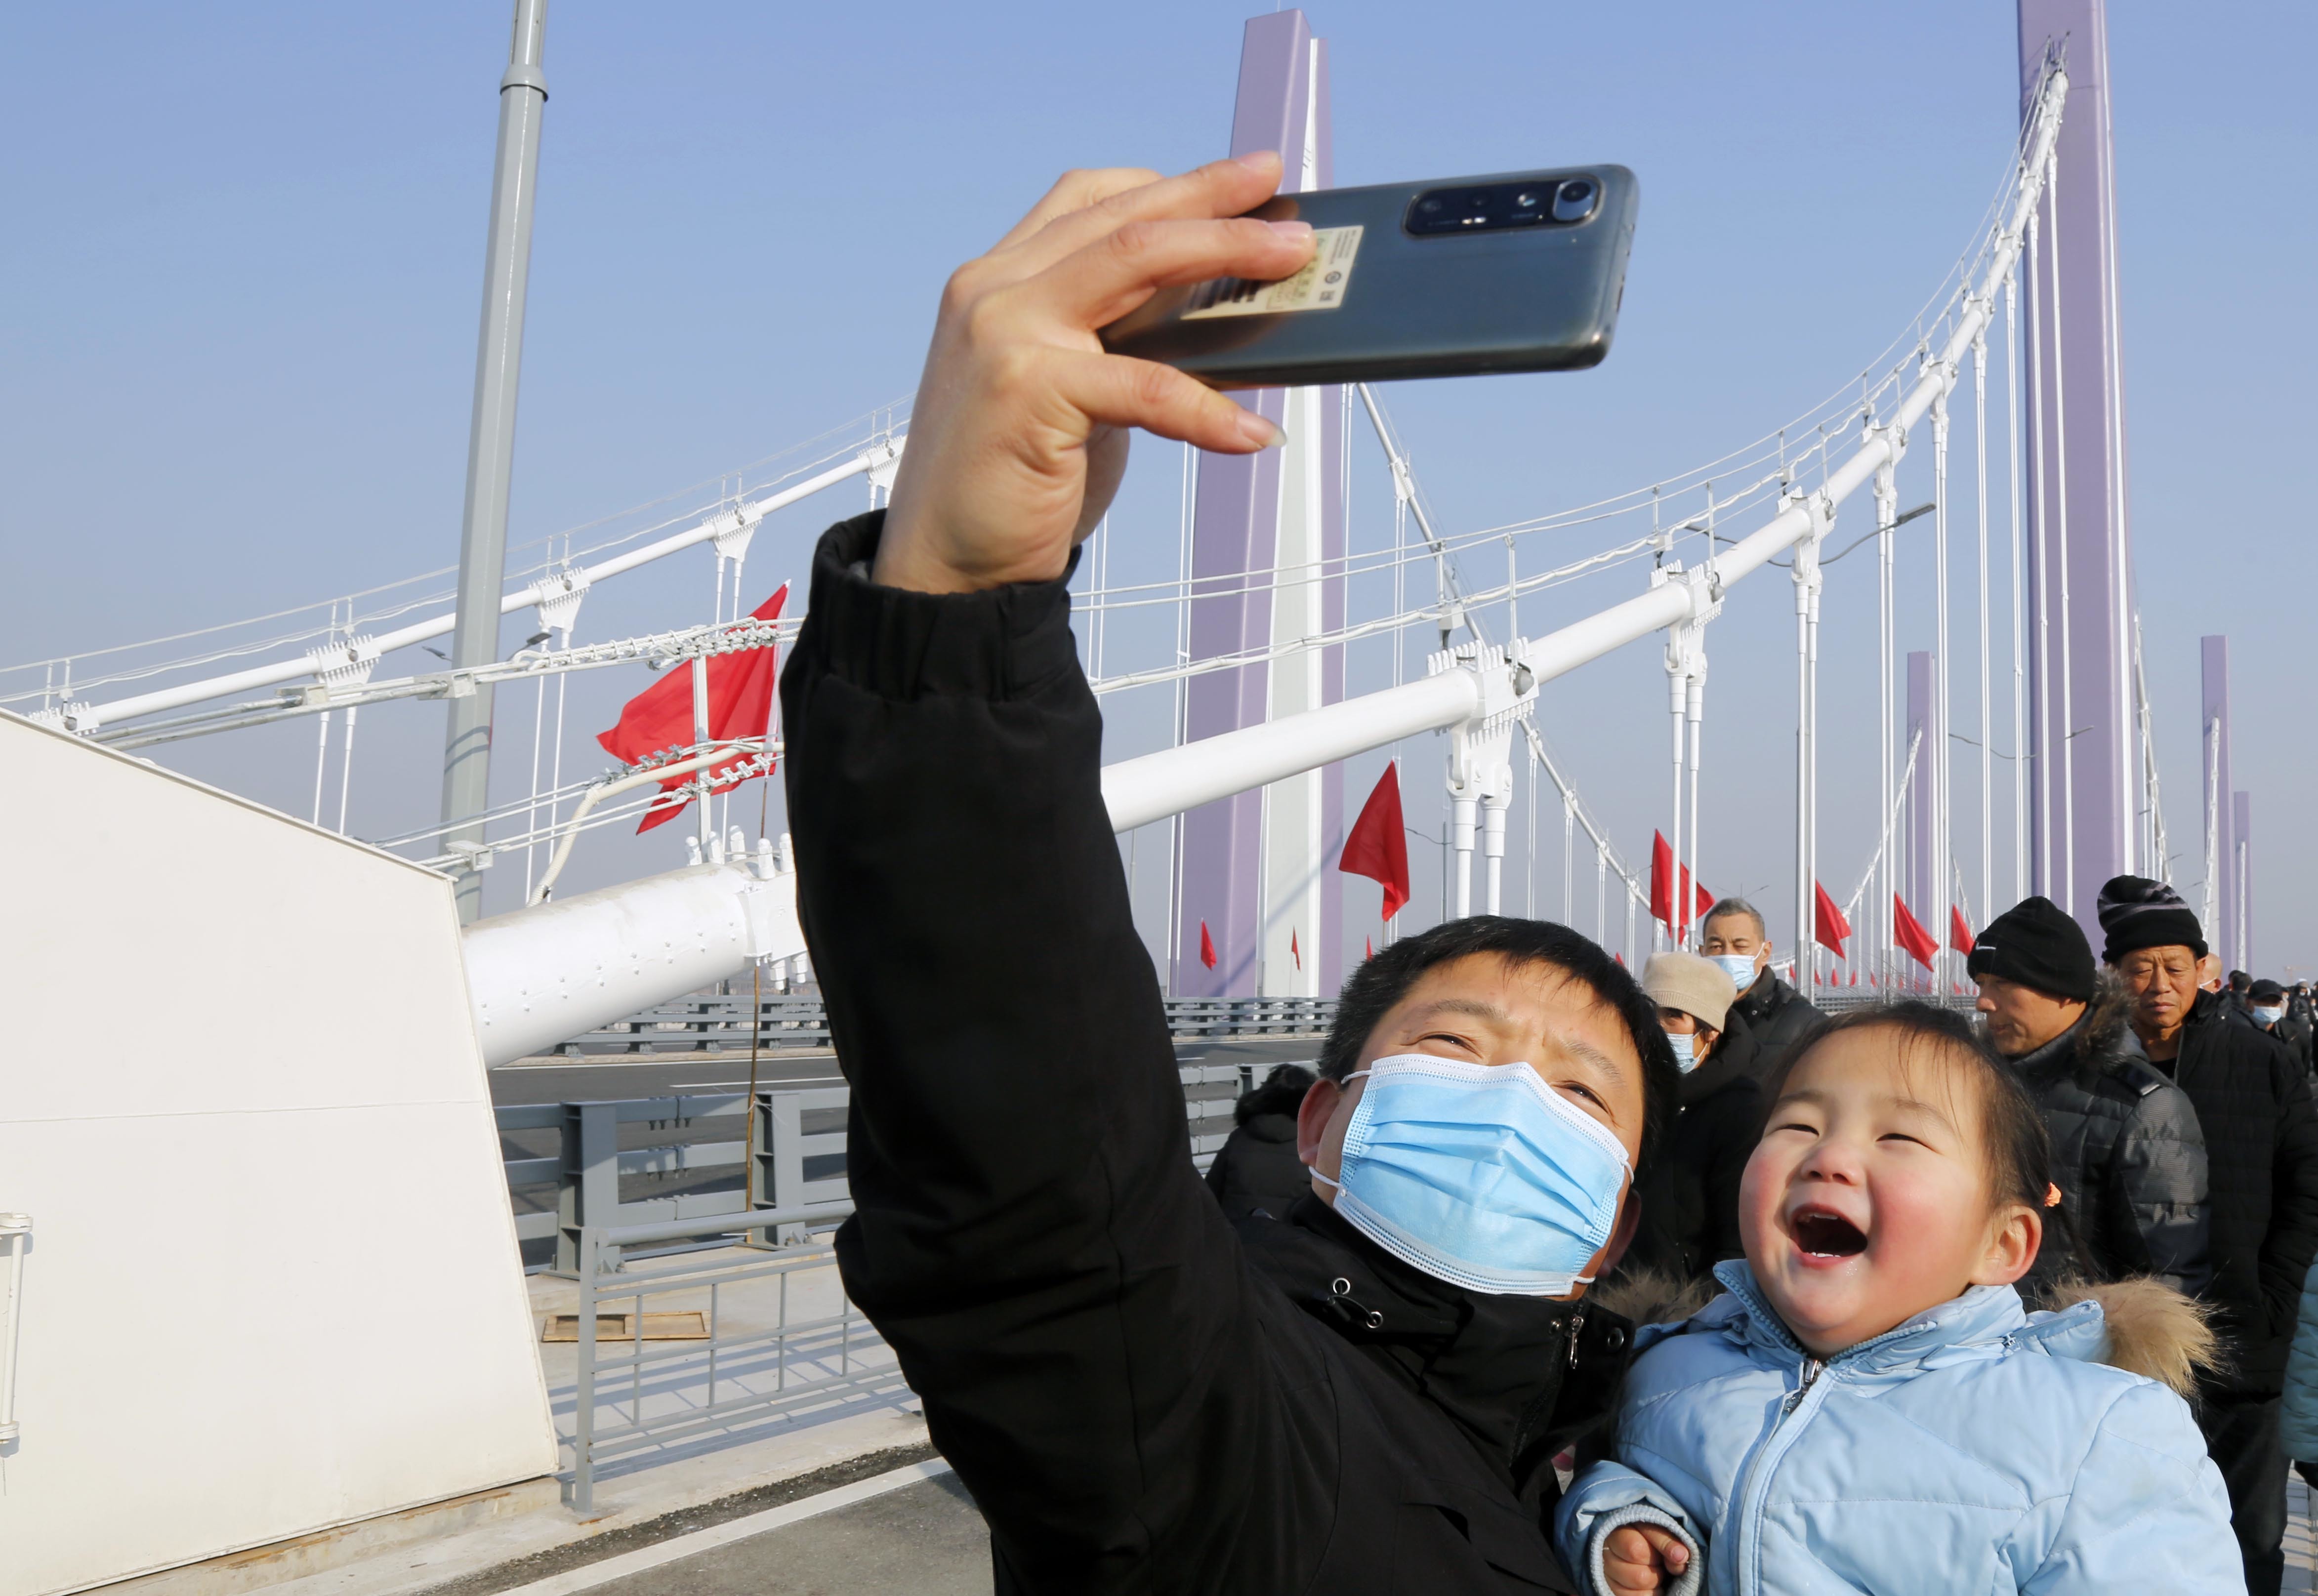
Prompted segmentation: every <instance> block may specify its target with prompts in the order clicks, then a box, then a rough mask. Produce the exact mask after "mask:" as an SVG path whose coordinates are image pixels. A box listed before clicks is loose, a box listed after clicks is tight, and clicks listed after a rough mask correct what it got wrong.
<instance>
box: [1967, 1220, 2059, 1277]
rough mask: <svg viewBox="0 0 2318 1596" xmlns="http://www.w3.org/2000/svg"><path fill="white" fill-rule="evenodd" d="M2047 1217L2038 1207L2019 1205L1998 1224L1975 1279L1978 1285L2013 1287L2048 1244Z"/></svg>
mask: <svg viewBox="0 0 2318 1596" xmlns="http://www.w3.org/2000/svg"><path fill="white" fill-rule="evenodd" d="M2043 1245H2044V1215H2041V1214H2039V1213H2037V1212H2036V1210H2035V1209H2034V1208H2029V1207H2024V1206H2019V1205H2017V1204H2016V1205H2015V1206H2013V1207H2012V1208H2011V1209H2010V1210H2009V1211H2008V1213H2006V1215H2004V1217H2003V1218H2002V1219H2001V1220H1999V1222H1998V1224H1997V1227H1996V1233H1995V1235H1994V1236H1993V1237H1991V1238H1990V1241H1989V1244H1988V1253H1987V1256H1985V1257H1984V1258H1982V1259H1981V1264H1980V1269H1979V1271H1978V1272H1977V1273H1976V1274H1974V1275H1973V1276H1972V1284H1973V1285H1974V1286H2009V1285H2011V1284H2012V1283H2013V1282H2014V1281H2015V1280H2017V1279H2018V1278H2020V1277H2021V1276H2023V1275H2025V1274H2026V1273H2027V1272H2028V1266H2029V1265H2030V1264H2033V1263H2035V1261H2036V1251H2037V1249H2038V1248H2040V1247H2041V1246H2043Z"/></svg>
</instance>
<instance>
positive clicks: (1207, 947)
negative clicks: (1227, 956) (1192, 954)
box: [1199, 920, 1216, 970]
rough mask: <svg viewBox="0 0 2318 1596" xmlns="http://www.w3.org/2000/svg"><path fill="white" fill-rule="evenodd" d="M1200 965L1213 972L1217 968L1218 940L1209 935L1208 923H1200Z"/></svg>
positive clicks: (1203, 921) (1202, 921)
mask: <svg viewBox="0 0 2318 1596" xmlns="http://www.w3.org/2000/svg"><path fill="white" fill-rule="evenodd" d="M1199 963H1201V964H1205V965H1206V966H1207V967H1208V969H1210V970H1212V969H1214V968H1215V967H1216V939H1215V938H1214V937H1210V936H1208V922H1207V921H1205V920H1201V921H1200V922H1199Z"/></svg>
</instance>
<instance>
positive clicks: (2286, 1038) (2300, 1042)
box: [2269, 1009, 2318, 1070]
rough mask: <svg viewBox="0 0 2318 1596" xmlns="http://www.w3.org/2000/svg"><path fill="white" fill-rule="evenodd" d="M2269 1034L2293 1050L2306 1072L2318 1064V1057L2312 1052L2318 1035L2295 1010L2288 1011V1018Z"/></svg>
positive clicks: (2281, 1021) (2282, 1020)
mask: <svg viewBox="0 0 2318 1596" xmlns="http://www.w3.org/2000/svg"><path fill="white" fill-rule="evenodd" d="M2269 1034H2270V1035H2271V1036H2275V1037H2277V1038H2278V1040H2279V1041H2280V1042H2283V1043H2285V1044H2286V1045H2287V1047H2289V1048H2291V1049H2293V1051H2294V1056H2295V1057H2296V1058H2298V1059H2300V1060H2301V1061H2302V1067H2303V1068H2304V1069H2305V1070H2307V1069H2309V1068H2310V1067H2311V1066H2312V1065H2313V1063H2318V1056H2314V1054H2313V1053H2312V1050H2311V1042H2312V1038H2313V1036H2314V1034H2318V1033H2314V1031H2313V1029H2312V1027H2311V1024H2310V1022H2309V1021H2308V1020H2306V1019H2305V1018H2302V1016H2301V1015H2299V1014H2297V1013H2296V1012H2295V1011H2294V1010H2293V1009H2287V1011H2286V1018H2284V1019H2281V1020H2279V1021H2278V1023H2277V1024H2276V1025H2274V1026H2272V1027H2270V1028H2269Z"/></svg>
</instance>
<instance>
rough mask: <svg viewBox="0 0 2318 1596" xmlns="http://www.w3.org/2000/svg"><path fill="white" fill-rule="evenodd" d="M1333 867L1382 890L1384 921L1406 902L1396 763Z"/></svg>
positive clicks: (1365, 806) (1379, 779) (1380, 780)
mask: <svg viewBox="0 0 2318 1596" xmlns="http://www.w3.org/2000/svg"><path fill="white" fill-rule="evenodd" d="M1336 868H1337V869H1339V870H1341V871H1343V873H1344V874H1347V875H1365V876H1367V877H1368V878H1369V879H1370V881H1373V882H1375V883H1378V884H1379V885H1380V886H1382V887H1383V888H1384V918H1385V919H1391V918H1392V917H1393V916H1394V915H1396V914H1398V913H1399V912H1400V911H1401V908H1402V906H1403V905H1405V904H1406V903H1407V901H1408V833H1407V831H1406V829H1403V822H1402V820H1401V818H1400V770H1399V765H1398V761H1395V762H1394V763H1392V764H1389V765H1387V766H1386V767H1384V774H1383V775H1382V776H1379V777H1377V785H1376V786H1375V788H1374V789H1373V790H1371V791H1370V794H1369V801H1368V802H1366V803H1364V804H1362V805H1361V818H1360V819H1359V820H1354V821H1353V822H1352V829H1351V830H1350V831H1349V832H1347V833H1345V836H1344V851H1343V853H1342V854H1340V855H1339V856H1337V859H1336ZM1290 936H1291V937H1292V936H1293V933H1290ZM1302 967H1303V966H1302V965H1300V964H1299V965H1298V969H1301V968H1302Z"/></svg>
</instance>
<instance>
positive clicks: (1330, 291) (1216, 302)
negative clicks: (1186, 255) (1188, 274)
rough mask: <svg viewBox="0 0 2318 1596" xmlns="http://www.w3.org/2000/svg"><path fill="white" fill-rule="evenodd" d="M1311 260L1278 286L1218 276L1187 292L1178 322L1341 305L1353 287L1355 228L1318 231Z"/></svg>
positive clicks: (1357, 248) (1358, 235)
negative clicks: (1188, 297)
mask: <svg viewBox="0 0 2318 1596" xmlns="http://www.w3.org/2000/svg"><path fill="white" fill-rule="evenodd" d="M1312 246H1313V247H1312V261H1311V264H1310V265H1307V266H1306V267H1305V268H1304V269H1303V270H1302V271H1300V272H1298V273H1296V275H1294V276H1293V277H1283V278H1281V279H1280V281H1279V282H1249V281H1248V280H1247V279H1246V278H1244V277H1217V278H1216V279H1214V280H1213V281H1211V282H1202V283H1200V284H1199V287H1197V288H1195V289H1193V290H1192V291H1191V297H1190V301H1189V302H1188V303H1186V304H1185V305H1184V307H1183V314H1182V317H1181V319H1182V320H1185V321H1199V320H1203V319H1205V318H1208V317H1211V316H1271V315H1274V314H1276V313H1278V312H1280V311H1282V310H1333V309H1335V308H1336V307H1337V306H1339V305H1341V304H1343V302H1344V291H1345V290H1347V289H1349V288H1351V287H1352V257H1353V256H1356V255H1358V254H1359V253H1360V250H1361V229H1358V228H1316V229H1313V233H1312Z"/></svg>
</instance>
